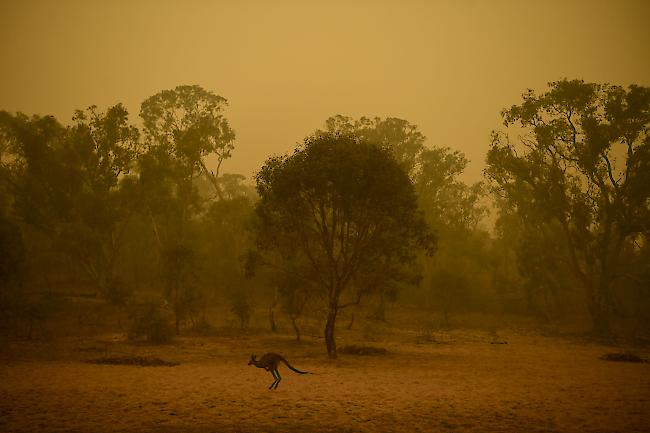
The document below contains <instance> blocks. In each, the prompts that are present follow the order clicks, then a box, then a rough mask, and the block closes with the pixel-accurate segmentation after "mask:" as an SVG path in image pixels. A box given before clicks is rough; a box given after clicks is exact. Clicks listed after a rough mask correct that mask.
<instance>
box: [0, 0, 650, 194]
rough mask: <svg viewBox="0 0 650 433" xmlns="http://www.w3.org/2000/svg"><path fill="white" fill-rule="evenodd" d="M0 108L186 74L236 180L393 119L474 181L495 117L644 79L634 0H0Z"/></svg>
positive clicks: (49, 107) (140, 90)
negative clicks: (224, 131) (592, 87)
mask: <svg viewBox="0 0 650 433" xmlns="http://www.w3.org/2000/svg"><path fill="white" fill-rule="evenodd" d="M0 11H1V14H0V15H1V16H2V29H1V30H0V32H1V33H0V34H1V35H2V36H1V39H2V43H1V45H0V53H1V56H2V59H3V65H4V67H3V68H2V70H1V71H0V109H4V110H8V111H12V112H13V111H21V112H24V113H26V114H30V115H31V114H41V115H44V114H51V115H54V116H55V117H57V118H58V119H59V120H60V121H62V122H64V123H68V122H69V121H70V119H71V117H72V114H73V111H74V110H75V109H82V108H85V107H87V106H90V105H98V106H99V107H100V108H101V109H105V108H106V107H108V106H110V105H114V104H116V103H120V102H121V103H124V105H125V106H126V107H127V109H128V110H129V113H130V118H131V121H132V122H133V123H139V117H138V114H139V109H140V103H141V102H142V101H143V100H144V99H146V98H147V97H149V96H151V95H153V94H155V93H157V92H158V91H160V90H163V89H171V88H174V87H176V86H177V85H181V84H198V85H200V86H202V87H204V88H205V89H207V90H210V91H213V92H214V93H216V94H219V95H221V96H223V97H225V98H227V99H228V101H229V104H230V105H229V107H228V109H227V111H226V113H225V114H226V116H227V118H228V119H229V120H230V122H231V125H232V127H233V128H234V130H235V132H236V134H237V139H236V143H235V150H234V152H233V157H232V158H231V159H230V160H227V161H226V162H225V163H224V167H223V170H224V171H225V172H230V173H241V174H244V175H245V176H247V177H248V178H249V179H250V176H251V174H252V173H253V172H254V171H255V170H257V169H258V168H259V167H260V166H261V164H262V163H263V162H264V160H265V159H266V158H267V157H268V156H269V155H271V154H274V153H284V152H287V151H289V150H291V149H292V148H293V146H294V144H295V143H296V142H298V141H300V140H302V138H303V137H304V136H306V135H307V134H309V133H311V132H312V131H314V130H315V129H317V128H321V127H322V126H323V122H324V121H325V119H327V118H328V117H329V116H332V115H335V114H343V115H347V116H351V117H354V118H358V117H361V116H368V117H374V116H379V117H382V118H383V117H389V116H390V117H399V118H403V119H406V120H408V121H410V122H411V123H414V124H416V125H417V126H418V127H419V128H420V130H421V131H422V132H423V133H424V135H425V136H426V137H427V143H428V144H429V145H435V146H448V147H451V148H452V149H458V150H461V151H463V152H464V153H465V154H466V155H467V157H468V158H469V160H470V161H471V162H470V165H469V167H468V169H467V171H466V173H465V174H464V176H463V177H464V179H465V180H466V181H476V180H479V179H480V177H481V171H482V169H483V166H484V162H483V161H484V157H485V152H486V151H487V147H488V144H489V134H490V131H491V130H492V129H495V128H499V127H500V125H501V123H500V116H499V112H500V110H501V109H502V108H504V107H506V106H510V105H513V104H516V103H518V102H519V100H520V94H521V93H522V91H524V90H525V89H526V88H529V87H530V88H535V89H539V90H543V89H544V88H545V86H546V83H547V82H549V81H554V80H559V79H562V78H565V77H566V78H569V79H572V78H580V79H584V80H586V81H593V82H599V83H602V82H608V83H612V84H619V85H623V86H627V85H629V84H639V85H645V86H648V85H650V58H649V57H648V56H647V54H643V53H644V52H646V53H647V47H648V42H650V29H649V28H648V26H647V23H646V22H645V21H646V19H647V17H648V16H650V3H648V2H644V1H624V2H616V1H598V2H594V1H573V2H560V1H549V2H516V1H494V2H487V1H486V2H480V1H464V2H452V1H436V2H424V1H412V2H406V3H404V2H394V1H380V2H369V1H359V2H354V4H349V3H348V2H339V1H334V2H298V1H277V2H272V3H271V2H259V1H242V2H209V1H187V2H173V1H139V2H127V1H114V2H96V1H93V2H87V1H76V0H75V1H61V2H47V1H24V2H20V3H18V2H9V1H3V2H1V3H0Z"/></svg>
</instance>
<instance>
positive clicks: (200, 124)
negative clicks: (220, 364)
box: [140, 85, 235, 333]
mask: <svg viewBox="0 0 650 433" xmlns="http://www.w3.org/2000/svg"><path fill="white" fill-rule="evenodd" d="M226 106H227V100H226V99H225V98H223V97H221V96H219V95H216V94H214V93H212V92H210V91H207V90H204V89H203V88H201V87H200V86H196V85H194V86H178V87H176V88H174V89H172V90H163V91H161V92H159V93H157V94H155V95H153V96H151V97H149V98H148V99H146V100H145V101H144V102H143V103H142V106H141V110H140V116H141V117H142V119H143V123H144V136H145V144H146V146H147V152H146V154H145V155H144V156H143V158H142V159H141V164H140V186H141V190H142V192H143V197H145V200H144V206H145V207H146V208H147V210H148V214H149V217H150V219H151V224H152V227H153V232H154V234H155V238H156V240H157V242H158V245H159V250H160V258H161V263H160V264H161V276H162V277H163V282H164V284H165V296H166V298H167V299H168V301H169V302H170V303H171V304H172V306H173V309H174V312H175V315H176V331H177V333H178V332H179V327H180V322H181V321H182V319H183V317H185V316H187V315H188V314H191V313H192V311H191V310H192V308H193V307H192V305H193V304H195V303H194V301H193V300H195V299H197V298H201V296H200V293H199V292H198V288H197V282H196V275H197V269H198V264H199V263H200V262H201V260H200V257H197V251H198V250H197V246H196V238H198V235H196V234H194V235H193V234H192V231H193V222H195V221H196V217H197V216H198V215H201V214H203V212H204V210H205V208H206V206H204V205H205V200H204V197H202V196H201V194H200V192H199V189H198V187H197V184H199V178H200V177H201V176H203V177H205V178H206V179H207V180H208V181H209V182H210V184H211V185H212V187H213V189H214V195H213V197H212V198H213V199H214V198H217V199H219V200H221V199H223V198H224V194H223V191H222V189H223V188H222V186H221V184H220V170H221V166H222V163H223V161H224V160H226V159H227V158H229V157H230V156H231V152H232V150H233V149H234V139H235V133H234V131H233V130H232V128H231V127H230V124H229V122H228V119H227V118H226V117H225V116H224V113H223V112H224V109H225V107H226ZM210 160H214V161H215V163H216V168H215V170H211V169H209V168H208V166H209V164H210ZM194 225H196V224H194Z"/></svg>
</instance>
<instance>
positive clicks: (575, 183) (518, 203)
mask: <svg viewBox="0 0 650 433" xmlns="http://www.w3.org/2000/svg"><path fill="white" fill-rule="evenodd" d="M502 115H503V119H504V124H505V126H506V127H508V128H512V129H515V132H516V133H517V134H518V136H519V138H518V139H513V138H512V137H511V136H510V135H509V134H508V133H507V131H506V132H498V133H494V134H493V139H492V144H491V147H490V150H489V152H488V155H487V169H486V175H487V177H488V179H490V181H491V182H492V185H493V186H494V188H495V190H496V191H497V192H498V193H499V194H500V195H501V196H502V197H503V199H504V200H506V202H507V203H508V204H509V206H510V207H511V208H512V209H513V210H514V211H515V212H516V213H517V214H518V215H519V217H520V218H521V220H522V221H523V223H524V224H528V225H531V224H540V223H541V224H548V225H550V224H557V225H558V226H559V227H560V229H561V231H562V233H563V238H564V246H565V248H566V251H567V255H568V257H569V260H570V263H571V269H572V272H573V274H574V276H575V278H576V280H577V281H579V283H580V285H581V286H582V288H583V290H584V293H585V297H586V302H587V306H588V309H589V312H590V315H591V319H592V324H593V330H594V332H595V333H597V334H601V335H606V334H609V333H610V332H611V323H610V320H611V315H612V312H613V308H614V304H615V293H613V287H614V283H615V281H616V280H617V279H619V278H621V277H622V276H623V274H622V273H621V266H622V263H621V258H622V257H623V254H624V253H625V252H626V251H629V250H632V251H634V250H638V249H639V248H640V247H639V245H643V244H644V243H646V242H647V241H648V236H649V235H650V226H649V221H650V135H649V134H648V131H649V129H650V89H648V88H645V87H640V86H636V85H632V86H629V87H628V88H627V89H625V88H622V87H619V86H613V85H600V84H594V83H585V82H584V81H582V80H561V81H556V82H552V83H549V88H548V89H547V90H546V91H545V92H544V93H542V94H540V95H538V94H536V93H535V92H534V91H532V90H528V91H527V92H526V93H524V94H523V101H522V103H521V104H520V105H513V106H512V107H511V108H509V109H506V110H504V111H503V112H502ZM642 239H643V240H642ZM632 255H633V256H635V255H636V253H633V254H632ZM548 272H554V270H553V269H549V270H548Z"/></svg>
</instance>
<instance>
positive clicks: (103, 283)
mask: <svg viewBox="0 0 650 433" xmlns="http://www.w3.org/2000/svg"><path fill="white" fill-rule="evenodd" d="M73 121H74V123H73V125H71V126H69V127H67V128H66V127H63V126H62V125H60V124H59V123H58V122H57V121H56V120H55V119H54V118H53V117H38V116H34V117H32V118H28V117H27V116H25V115H22V114H17V115H15V116H11V115H7V114H4V115H3V116H2V123H3V124H2V130H3V131H4V134H5V136H7V137H9V138H10V142H11V147H12V151H13V154H12V157H11V158H10V162H8V163H7V164H9V165H10V167H9V170H8V176H7V178H8V179H9V183H10V185H11V190H12V193H13V213H14V215H15V216H16V217H17V218H18V219H19V220H20V221H21V222H22V223H25V224H27V225H29V226H31V227H33V228H35V229H36V230H38V231H39V232H40V233H41V234H43V235H45V236H46V237H47V238H48V239H49V240H50V241H51V243H52V245H53V246H54V248H56V249H57V250H59V251H61V252H63V253H65V254H66V255H67V256H68V257H70V258H72V259H73V260H74V262H75V264H76V265H78V266H79V267H81V269H82V270H83V272H84V274H85V275H86V277H87V278H88V279H89V280H90V281H91V282H92V283H93V284H95V286H96V287H97V288H98V289H99V290H100V291H101V292H102V293H103V294H104V295H105V296H107V297H108V298H109V299H112V296H113V294H112V293H110V292H111V290H112V289H113V288H115V283H114V269H115V264H116V261H117V258H118V256H119V254H120V250H121V248H122V247H123V245H124V242H125V238H124V230H125V227H126V225H127V224H128V222H129V220H130V218H131V216H132V215H133V213H134V211H135V205H134V203H135V197H134V195H133V193H132V185H133V181H132V177H131V176H130V175H129V173H130V171H131V169H132V168H133V167H134V165H135V162H136V159H137V155H138V153H139V147H138V137H139V134H138V130H137V128H135V127H134V126H132V125H130V124H129V123H128V113H127V111H126V109H124V107H123V106H122V105H116V106H114V107H111V108H109V109H108V110H107V111H106V113H98V112H97V110H96V107H90V108H89V109H88V110H86V111H76V112H75V115H74V117H73Z"/></svg>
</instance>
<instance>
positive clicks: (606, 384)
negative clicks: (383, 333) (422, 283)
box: [0, 335, 650, 432]
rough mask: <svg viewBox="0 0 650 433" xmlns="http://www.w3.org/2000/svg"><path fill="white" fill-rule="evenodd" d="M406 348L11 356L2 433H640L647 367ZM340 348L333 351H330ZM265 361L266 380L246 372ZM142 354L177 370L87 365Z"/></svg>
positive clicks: (535, 354)
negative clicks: (276, 355)
mask: <svg viewBox="0 0 650 433" xmlns="http://www.w3.org/2000/svg"><path fill="white" fill-rule="evenodd" d="M502 338H505V339H507V341H508V344H490V342H489V338H488V337H487V336H485V338H462V336H460V335H457V336H456V337H455V338H451V339H450V341H449V342H447V343H446V344H435V343H430V342H429V343H418V342H417V341H416V339H415V338H410V337H408V336H403V337H401V338H400V339H399V341H392V342H389V343H386V344H383V347H386V348H387V349H388V350H389V354H388V355H385V356H375V357H359V356H352V355H347V356H345V355H341V356H340V357H339V359H338V360H336V361H329V360H327V359H325V357H324V356H323V352H324V348H323V347H322V340H317V339H313V340H311V341H307V342H305V343H302V344H296V343H294V342H292V341H291V340H290V337H278V336H269V335H266V336H265V335H258V336H242V337H233V336H231V337H194V338H189V337H188V338H183V339H180V340H178V341H177V342H175V343H174V344H172V345H167V346H158V347H152V346H134V345H129V344H127V343H126V342H120V337H119V336H105V337H104V338H99V339H93V340H89V339H86V340H74V339H70V340H65V341H63V342H61V341H59V342H57V343H50V344H47V345H46V344H44V343H12V344H11V345H10V347H6V348H5V349H4V350H3V356H2V357H1V358H0V431H3V432H36V431H38V432H64V431H65V432H107V431H120V432H122V431H123V432H154V431H155V432H311V431H314V432H398V431H404V432H418V431H422V432H433V431H436V432H437V431H442V432H444V431H470V432H555V431H558V432H647V431H650V364H632V363H618V362H606V361H602V360H599V359H598V357H599V356H600V355H602V354H604V353H606V352H611V351H617V350H618V351H620V350H621V349H620V348H618V349H615V348H611V347H605V346H600V345H595V344H591V343H579V342H575V341H568V340H562V339H557V338H547V337H538V336H522V335H506V336H502ZM341 344H342V343H341ZM269 349H273V350H275V351H280V352H281V353H283V354H285V355H286V357H287V358H288V359H289V360H290V361H291V362H292V363H293V364H294V365H295V366H296V367H298V368H300V369H303V370H307V371H310V372H314V373H315V374H310V375H298V374H295V373H293V372H291V371H289V370H288V369H286V368H285V367H281V369H280V371H281V374H282V375H283V378H284V380H283V381H282V382H281V384H280V386H279V388H278V389H277V390H276V391H270V390H268V389H267V387H268V385H270V383H271V382H272V377H271V375H270V374H269V373H267V372H265V371H264V370H261V369H257V368H254V367H249V366H247V361H248V357H249V355H250V353H251V352H256V353H258V354H261V353H264V351H266V350H269ZM106 351H107V352H108V353H109V354H110V353H116V354H118V353H119V354H125V353H126V354H134V355H135V354H138V355H141V354H147V355H156V356H160V357H162V358H164V359H167V360H175V361H179V362H181V365H179V366H176V367H137V366H110V365H109V366H106V365H95V364H89V363H85V362H84V360H87V359H90V358H93V357H98V356H101V355H102V354H103V353H102V352H106Z"/></svg>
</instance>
